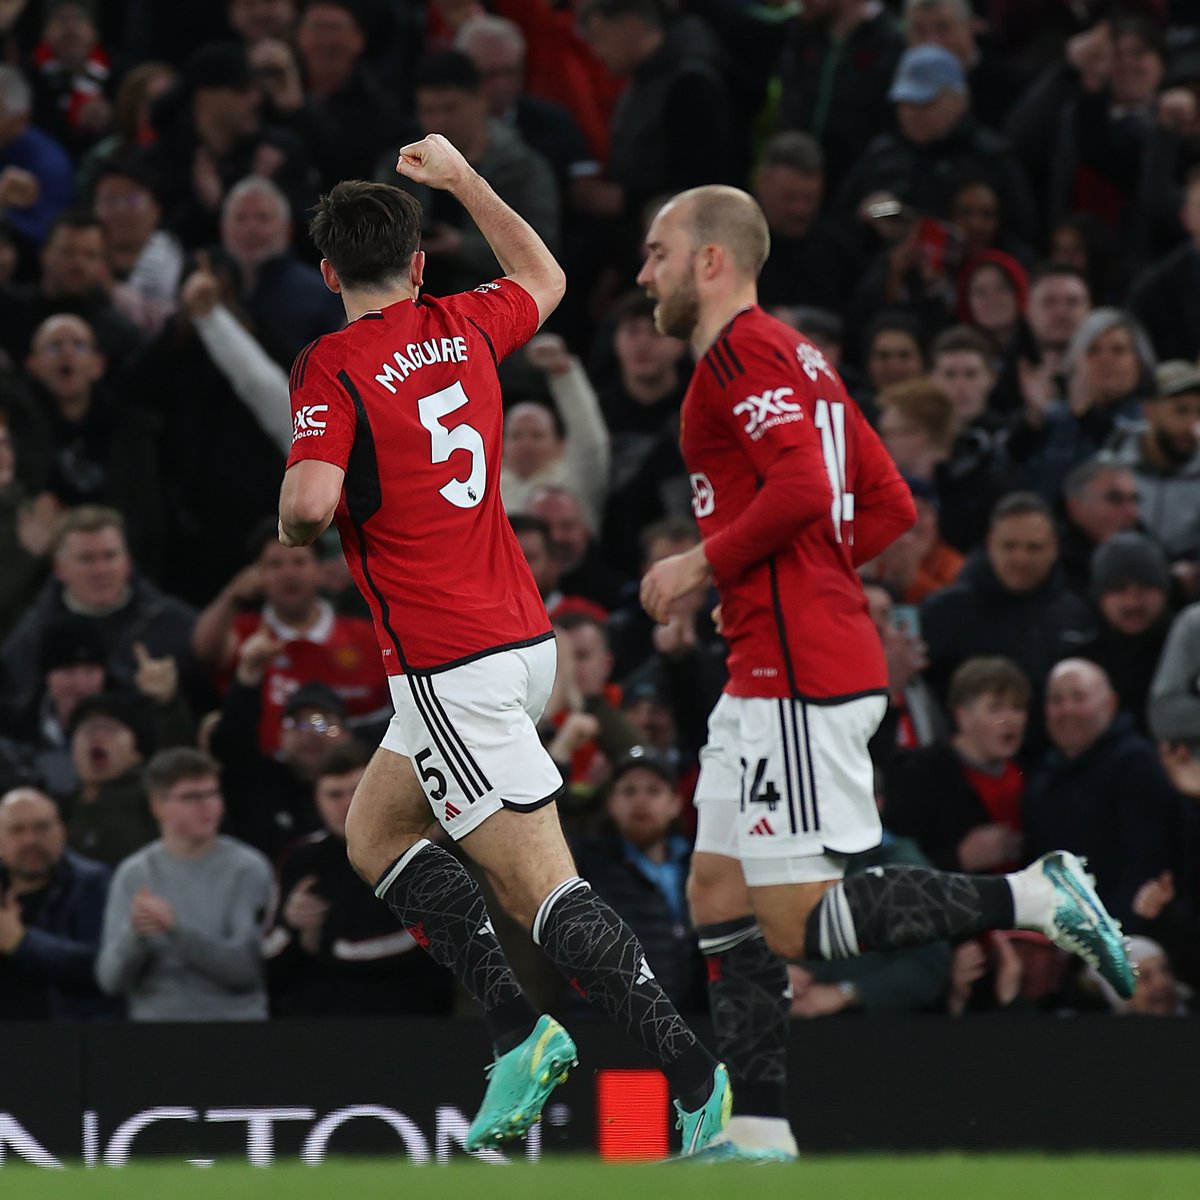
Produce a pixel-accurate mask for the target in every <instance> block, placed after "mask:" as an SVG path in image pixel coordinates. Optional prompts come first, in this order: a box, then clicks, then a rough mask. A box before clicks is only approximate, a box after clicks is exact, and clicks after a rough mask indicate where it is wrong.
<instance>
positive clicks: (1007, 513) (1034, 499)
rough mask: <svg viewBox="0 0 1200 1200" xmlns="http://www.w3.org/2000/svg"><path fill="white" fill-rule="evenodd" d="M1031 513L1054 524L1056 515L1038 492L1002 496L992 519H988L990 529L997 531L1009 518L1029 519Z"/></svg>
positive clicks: (1010, 493) (997, 502) (1011, 493)
mask: <svg viewBox="0 0 1200 1200" xmlns="http://www.w3.org/2000/svg"><path fill="white" fill-rule="evenodd" d="M1031 513H1036V514H1037V515H1038V516H1040V517H1045V518H1046V520H1047V521H1049V522H1050V524H1051V525H1053V524H1054V515H1053V514H1052V513H1051V511H1050V505H1048V504H1047V503H1046V502H1045V500H1043V499H1042V498H1041V496H1039V495H1038V494H1037V493H1036V492H1009V494H1008V495H1007V496H1001V497H1000V499H999V500H997V501H996V504H995V507H994V508H993V509H992V514H991V517H990V518H989V519H988V529H989V530H992V529H995V528H996V526H997V525H999V524H1000V522H1001V521H1006V520H1008V518H1009V517H1027V516H1029V515H1030V514H1031Z"/></svg>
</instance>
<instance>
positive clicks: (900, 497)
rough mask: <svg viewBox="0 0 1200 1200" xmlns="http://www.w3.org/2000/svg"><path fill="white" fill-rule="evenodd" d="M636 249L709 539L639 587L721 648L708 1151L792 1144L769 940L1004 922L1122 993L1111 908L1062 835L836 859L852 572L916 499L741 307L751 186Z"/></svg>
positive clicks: (750, 240) (858, 735)
mask: <svg viewBox="0 0 1200 1200" xmlns="http://www.w3.org/2000/svg"><path fill="white" fill-rule="evenodd" d="M646 249H647V256H646V261H645V264H644V266H643V267H642V270H641V272H640V273H639V275H638V282H639V283H640V284H641V285H642V286H643V287H644V288H646V290H647V291H648V292H649V293H650V294H651V295H652V296H653V297H654V298H655V300H656V301H657V304H656V307H655V320H656V323H657V324H658V327H659V329H660V330H661V331H662V332H663V333H665V334H669V335H670V336H672V337H678V338H687V339H689V340H690V341H691V344H692V349H693V351H694V352H695V355H696V362H697V365H696V368H695V371H694V373H693V376H692V380H691V383H690V385H689V387H688V390H687V394H686V395H685V397H684V400H683V406H682V409H681V416H680V439H681V445H682V450H683V457H684V461H685V462H686V463H687V468H688V471H689V472H690V474H691V478H692V508H693V511H694V513H695V516H696V519H697V521H698V523H699V526H700V532H701V535H702V539H703V540H702V541H701V543H700V544H699V545H697V546H696V547H694V548H693V549H691V550H688V551H686V552H685V553H682V554H677V555H674V556H672V557H670V558H666V559H663V560H661V561H660V562H658V563H657V564H655V565H654V566H653V567H651V569H650V570H649V571H648V572H647V573H646V575H645V576H644V578H643V580H642V592H641V594H642V602H643V604H644V605H645V607H646V610H647V611H648V612H649V613H650V615H651V616H652V617H654V618H655V619H657V620H659V621H666V620H667V619H668V618H669V616H670V612H671V606H672V604H673V603H674V602H675V601H676V600H678V599H680V597H682V596H684V595H686V594H687V593H689V592H691V591H693V590H694V589H695V588H697V587H702V586H705V585H706V584H707V583H708V582H709V580H713V581H714V582H715V583H716V587H717V592H718V595H719V597H720V602H721V611H720V617H721V622H722V630H723V633H724V636H725V638H726V640H727V642H728V644H729V663H728V665H729V683H728V685H727V686H726V689H725V693H724V695H722V697H721V699H720V700H719V701H718V703H717V706H716V708H715V709H714V710H713V713H712V716H711V718H710V720H709V730H708V743H707V745H706V746H705V748H704V751H703V752H702V754H701V760H700V762H701V766H700V779H699V782H698V783H697V786H696V795H695V804H696V810H697V818H698V825H697V835H696V853H695V855H694V857H693V860H692V874H691V879H690V880H689V898H690V901H691V905H692V916H693V921H694V923H695V925H696V928H697V932H698V935H699V938H700V946H701V949H702V950H703V951H704V953H705V954H706V955H707V956H708V959H709V980H710V991H709V995H710V1002H711V1007H712V1014H713V1025H714V1030H715V1033H716V1037H717V1043H718V1051H719V1053H720V1054H721V1057H722V1058H723V1059H724V1060H725V1062H727V1063H728V1064H729V1070H730V1075H731V1077H732V1079H733V1084H734V1116H733V1119H732V1121H731V1122H730V1124H729V1126H728V1128H727V1130H726V1131H725V1133H723V1134H722V1135H721V1136H720V1137H719V1138H718V1139H716V1140H715V1141H714V1143H713V1144H712V1145H711V1146H710V1147H708V1148H707V1150H706V1151H705V1154H706V1156H708V1157H731V1158H733V1157H738V1156H739V1155H740V1154H742V1153H744V1152H747V1151H755V1152H759V1153H765V1154H767V1155H770V1156H773V1157H780V1158H786V1157H794V1156H795V1153H796V1143H795V1140H794V1138H793V1136H792V1134H791V1131H790V1128H789V1126H788V1123H787V1119H786V1115H785V1109H784V1083H785V1073H784V1068H785V1038H786V1032H787V1026H788V1010H789V1003H788V999H789V990H788V977H787V971H786V966H785V961H786V960H796V959H801V958H805V957H807V958H810V959H815V958H825V959H830V958H844V957H849V956H852V955H857V954H859V953H861V952H862V951H865V950H890V949H896V948H899V947H902V946H909V945H914V944H918V943H921V942H925V941H931V940H934V939H940V938H950V939H953V940H962V939H965V938H969V937H974V936H976V935H977V934H979V933H981V932H983V931H985V930H987V929H993V928H1008V927H1011V926H1013V925H1017V926H1020V927H1023V928H1030V929H1037V930H1039V931H1041V932H1043V933H1046V934H1048V935H1049V936H1050V937H1052V938H1053V939H1054V940H1055V941H1056V942H1057V943H1058V944H1059V945H1060V946H1063V947H1064V948H1066V949H1069V950H1071V951H1073V952H1074V953H1076V954H1079V955H1080V956H1081V957H1083V958H1084V959H1085V960H1086V961H1088V962H1089V963H1091V964H1092V965H1094V966H1097V967H1098V968H1099V969H1100V970H1101V972H1102V973H1103V974H1104V976H1105V978H1107V979H1109V980H1110V982H1112V983H1113V985H1114V986H1115V987H1116V988H1117V989H1118V991H1120V992H1121V993H1122V994H1126V995H1128V994H1131V993H1132V990H1133V977H1132V974H1131V970H1130V967H1129V962H1128V958H1127V956H1126V953H1125V947H1124V943H1123V940H1122V938H1121V937H1120V931H1119V927H1118V926H1117V925H1116V923H1115V922H1114V921H1113V920H1112V918H1111V917H1110V916H1109V915H1108V913H1107V912H1105V910H1104V908H1103V906H1102V905H1101V903H1100V901H1099V899H1098V898H1097V896H1096V894H1095V891H1094V890H1093V888H1092V887H1091V884H1090V881H1089V880H1088V878H1087V876H1086V875H1085V874H1084V872H1083V870H1082V867H1081V865H1080V863H1079V861H1078V860H1077V859H1075V858H1074V856H1072V855H1070V854H1066V853H1064V852H1061V851H1060V852H1056V853H1054V854H1050V855H1046V856H1045V857H1044V858H1042V859H1039V860H1038V862H1036V863H1034V864H1033V865H1032V866H1030V867H1028V868H1026V869H1025V870H1024V871H1021V872H1017V873H1015V874H1013V875H1008V876H991V877H989V876H974V875H956V874H947V873H943V872H938V871H933V870H929V869H926V868H923V867H910V866H888V867H874V868H872V869H871V870H870V871H868V872H866V873H865V874H861V875H856V876H852V877H851V878H848V879H843V873H844V865H845V861H846V858H847V856H848V855H851V854H855V853H858V852H859V851H863V850H868V849H870V848H872V847H874V846H876V845H878V844H879V841H880V838H881V836H882V829H881V825H880V820H879V815H878V812H877V809H876V805H875V799H874V788H873V772H872V767H871V760H870V756H869V754H868V752H867V742H868V740H869V739H870V737H871V735H872V734H873V733H874V732H875V730H876V728H877V727H878V725H879V722H880V720H881V719H882V717H883V714H884V711H885V707H886V703H887V700H886V694H887V670H886V667H885V664H884V657H883V651H882V648H881V646H880V641H879V636H878V634H877V633H876V631H875V628H874V626H873V625H872V623H871V618H870V616H869V614H868V611H867V603H866V598H865V596H864V594H863V590H862V587H861V586H860V584H859V581H858V576H857V574H856V572H855V568H856V567H858V566H859V565H861V564H862V563H864V562H867V561H868V560H870V559H871V558H873V557H874V556H875V555H876V554H878V553H879V552H880V551H881V550H882V549H883V548H884V547H885V546H886V545H887V544H888V543H889V542H891V541H892V540H893V539H894V538H896V537H897V536H898V535H899V534H900V533H902V532H903V531H904V530H905V529H907V528H908V527H909V526H910V525H911V524H912V522H913V520H914V518H915V512H914V508H913V503H912V498H911V496H910V494H909V491H908V488H907V487H906V486H905V484H904V482H903V480H902V479H901V478H900V476H899V474H898V473H897V471H896V468H895V466H894V465H893V463H892V461H891V459H890V458H889V457H888V454H887V452H886V451H885V450H884V448H883V446H882V444H881V443H880V441H879V439H878V438H877V437H876V435H875V433H874V431H873V430H872V429H871V428H870V426H869V425H868V424H867V422H866V421H865V420H864V418H863V416H862V414H861V413H860V412H859V410H858V407H857V406H856V405H855V404H854V402H853V401H852V400H851V399H850V398H849V396H848V395H847V394H846V391H845V388H844V387H843V385H842V382H841V380H840V379H839V378H838V376H837V374H836V372H835V371H833V370H832V368H831V367H830V366H829V364H828V363H827V362H826V360H825V357H824V355H823V354H822V353H821V351H820V350H819V349H818V348H817V347H816V346H815V345H813V344H812V343H811V342H809V341H808V340H807V339H806V338H804V337H802V336H801V335H799V334H797V333H796V332H795V331H794V330H793V329H791V328H789V327H788V326H786V325H784V324H783V323H782V322H780V321H777V320H775V319H774V318H773V317H770V316H768V315H767V314H766V313H764V312H763V310H762V309H761V308H759V307H758V304H757V290H756V280H757V277H758V272H759V271H760V269H761V268H762V264H763V262H764V261H765V260H766V257H767V252H768V249H769V238H768V234H767V224H766V220H765V218H764V217H763V214H762V211H761V210H760V209H759V207H758V205H757V203H756V202H755V201H754V199H753V198H752V197H750V196H749V195H747V194H746V193H745V192H742V191H739V190H737V189H736V188H729V187H719V186H711V187H702V188H695V189H693V190H691V191H688V192H683V193H681V194H680V195H679V196H676V197H675V198H674V199H673V200H672V201H670V202H669V203H668V204H667V205H666V206H664V208H663V209H662V210H661V211H660V212H659V213H658V215H657V216H656V217H655V219H654V221H653V223H652V224H651V226H650V230H649V232H648V233H647V236H646Z"/></svg>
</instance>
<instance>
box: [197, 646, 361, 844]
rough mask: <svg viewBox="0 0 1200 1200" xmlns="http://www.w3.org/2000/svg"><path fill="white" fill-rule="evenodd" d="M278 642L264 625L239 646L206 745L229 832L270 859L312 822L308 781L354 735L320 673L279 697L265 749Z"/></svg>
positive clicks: (314, 816)
mask: <svg viewBox="0 0 1200 1200" xmlns="http://www.w3.org/2000/svg"><path fill="white" fill-rule="evenodd" d="M282 648H283V645H282V643H281V642H279V641H278V640H277V639H276V637H275V635H274V634H273V633H272V632H271V630H270V629H269V628H268V627H267V626H265V625H263V626H260V627H259V628H258V629H257V630H255V632H254V633H252V634H251V635H250V636H249V637H248V638H247V639H246V640H245V641H244V642H243V643H242V644H241V647H240V648H239V650H238V659H237V669H236V671H235V672H234V677H233V680H232V681H231V682H230V684H229V688H228V690H227V691H226V693H225V699H224V701H223V702H222V704H221V716H220V720H219V721H218V722H217V724H216V725H215V726H214V728H213V729H212V731H211V732H210V734H209V748H210V749H211V750H212V753H213V755H214V756H215V757H216V758H217V759H218V760H219V761H220V763H221V767H222V770H223V772H224V780H225V791H226V797H227V800H228V812H227V817H228V822H227V827H228V830H229V832H230V833H232V834H233V835H234V836H235V837H238V838H240V839H241V840H242V841H245V842H248V843H249V844H250V845H252V846H254V847H256V848H257V849H259V850H261V851H262V852H263V853H264V854H266V855H267V856H268V857H269V858H271V859H272V861H274V860H275V859H276V858H278V856H279V851H280V850H281V849H282V848H284V847H286V846H287V845H289V844H290V843H291V842H292V841H293V840H294V839H295V838H297V837H300V836H303V835H304V834H307V833H311V832H313V830H314V829H315V828H316V827H317V814H316V812H315V810H314V809H313V805H312V791H313V781H314V779H315V778H316V773H317V771H318V770H319V769H320V767H321V763H322V762H323V761H324V759H325V756H326V755H327V754H328V753H329V752H330V751H331V750H332V749H333V747H335V746H339V745H343V744H345V743H349V742H352V741H353V734H351V732H350V729H349V727H348V724H347V721H346V706H345V703H344V702H343V700H342V699H341V697H339V696H338V694H337V693H336V692H335V691H333V689H332V688H329V687H327V686H326V685H325V684H324V683H322V682H320V680H317V679H312V680H306V681H304V682H303V683H302V685H301V686H300V687H298V688H296V689H295V690H294V691H293V692H292V693H291V694H290V695H289V696H288V697H287V699H286V700H285V701H283V703H282V706H281V707H282V711H281V712H280V715H279V717H278V720H277V728H276V730H275V732H274V735H273V738H272V740H273V741H274V742H276V743H277V744H278V747H279V750H278V753H276V754H264V753H263V751H262V749H261V746H260V743H259V737H258V730H259V729H260V728H261V725H262V705H263V678H264V676H265V674H266V671H267V668H268V663H269V662H270V661H271V660H272V659H273V658H274V657H275V656H276V655H278V654H279V653H280V651H281V650H282Z"/></svg>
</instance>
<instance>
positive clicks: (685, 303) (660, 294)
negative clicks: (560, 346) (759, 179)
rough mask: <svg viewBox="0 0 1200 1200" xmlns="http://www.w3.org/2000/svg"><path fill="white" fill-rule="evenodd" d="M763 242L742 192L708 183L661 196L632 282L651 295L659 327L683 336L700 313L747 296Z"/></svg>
mask: <svg viewBox="0 0 1200 1200" xmlns="http://www.w3.org/2000/svg"><path fill="white" fill-rule="evenodd" d="M770 248H771V235H770V234H769V233H768V232H767V219H766V217H764V216H763V212H762V209H761V208H759V206H758V201H757V200H755V199H754V197H753V196H751V195H750V194H749V193H748V192H743V191H739V190H738V189H737V188H733V187H725V186H723V185H718V184H712V185H709V186H706V187H699V188H692V189H691V190H689V191H686V192H680V193H679V195H678V196H675V197H674V198H673V199H671V200H669V201H668V202H667V203H666V204H665V205H664V206H663V207H662V208H661V209H660V210H659V211H658V213H657V215H656V216H655V218H654V220H653V221H651V223H650V228H649V229H648V230H647V232H646V261H645V263H643V264H642V269H641V271H639V272H638V284H639V285H640V286H641V287H643V288H645V289H646V291H647V293H648V294H649V295H651V296H653V297H654V299H655V300H656V301H657V303H656V305H655V308H654V322H655V324H656V325H657V326H658V329H659V332H661V333H665V334H668V335H669V336H671V337H677V338H691V336H692V334H693V333H694V332H695V330H696V327H697V326H698V325H701V323H702V321H703V320H704V319H705V317H706V314H707V316H708V317H709V318H711V317H713V316H714V315H716V314H717V313H718V312H719V311H720V310H722V309H724V308H726V307H727V306H728V304H729V302H730V301H731V300H733V299H735V298H737V297H741V298H742V299H741V302H742V303H743V304H745V303H753V302H754V296H753V289H754V283H755V280H756V279H757V277H758V272H759V271H760V270H761V269H762V265H763V263H764V262H766V260H767V254H768V252H769V251H770ZM726 319H727V318H726ZM722 323H723V322H722Z"/></svg>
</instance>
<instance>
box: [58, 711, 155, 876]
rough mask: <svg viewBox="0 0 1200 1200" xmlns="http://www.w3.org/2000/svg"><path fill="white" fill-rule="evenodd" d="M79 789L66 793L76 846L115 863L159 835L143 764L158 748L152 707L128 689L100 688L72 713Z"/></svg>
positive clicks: (69, 836) (70, 833)
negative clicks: (147, 797) (151, 719)
mask: <svg viewBox="0 0 1200 1200" xmlns="http://www.w3.org/2000/svg"><path fill="white" fill-rule="evenodd" d="M69 730H70V737H71V761H72V763H73V764H74V767H75V775H76V777H77V778H78V780H79V786H78V788H77V789H76V790H75V791H74V792H73V793H72V794H71V795H69V796H67V797H65V798H64V800H65V810H66V814H67V842H68V844H69V845H70V847H71V849H72V850H75V851H77V852H78V853H80V854H86V855H87V856H88V857H89V858H94V859H97V860H98V861H100V862H102V863H104V864H106V865H107V866H110V867H115V866H116V865H117V864H118V863H119V862H120V861H121V860H122V859H123V858H125V857H127V856H128V855H130V854H132V853H133V852H134V851H135V850H138V849H140V848H141V847H142V846H144V845H145V844H146V843H147V842H148V841H150V840H151V839H152V838H153V837H154V822H153V820H152V819H151V816H150V811H149V809H148V808H147V807H146V791H145V788H144V786H143V783H142V768H143V766H144V765H145V762H146V759H147V758H149V757H150V755H151V753H152V752H153V750H154V746H153V732H152V730H151V724H150V718H149V713H148V712H147V706H146V705H145V704H144V703H143V702H142V701H141V699H140V698H139V697H137V696H134V695H130V694H126V693H112V692H109V693H97V694H96V695H93V696H89V697H88V698H87V699H85V700H81V701H80V702H79V703H78V704H77V705H76V706H75V709H74V711H73V712H72V714H71V723H70V726H69Z"/></svg>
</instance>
